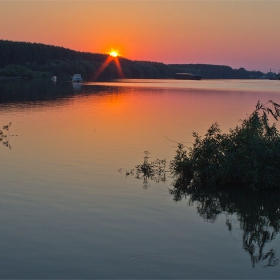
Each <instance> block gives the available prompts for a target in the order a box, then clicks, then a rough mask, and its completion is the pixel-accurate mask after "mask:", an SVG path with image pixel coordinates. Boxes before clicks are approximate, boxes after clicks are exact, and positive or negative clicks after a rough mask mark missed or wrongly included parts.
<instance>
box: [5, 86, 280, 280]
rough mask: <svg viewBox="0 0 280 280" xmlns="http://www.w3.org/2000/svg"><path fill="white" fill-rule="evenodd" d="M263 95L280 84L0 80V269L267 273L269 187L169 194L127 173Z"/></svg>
mask: <svg viewBox="0 0 280 280" xmlns="http://www.w3.org/2000/svg"><path fill="white" fill-rule="evenodd" d="M270 99H272V100H273V101H275V102H277V103H279V102H280V81H269V80H202V81H180V80H119V81H115V82H110V83H105V82H104V83H83V84H71V83H67V82H59V81H58V82H57V83H55V84H54V83H52V82H50V81H36V80H34V81H25V80H15V81H0V112H1V114H0V126H1V127H2V126H4V125H8V124H9V123H10V122H11V126H10V129H9V137H8V142H7V141H6V142H5V141H4V142H5V143H3V141H2V144H1V143H0V157H1V160H0V165H1V171H0V174H1V177H0V178H1V184H0V191H1V195H0V207H1V218H0V222H1V229H0V237H1V238H0V245H1V246H0V247H1V254H0V263H1V267H0V278H7V279H8V278H28V279H34V278H45V279H59V278H63V279H77V278H79V279H87V278H99V279H100V278H103V279H104V278H106V279H110V278H111V279H113V278H118V279H119V278H121V279H127V278H130V279H139V278H141V279H151V278H153V279H164V278H172V279H176V278H177V279H178V278H181V279H182V278H192V279H198V278H215V279H217V278H246V279H247V278H254V279H263V278H278V277H279V273H280V266H279V264H278V258H279V256H280V238H279V230H280V207H279V206H280V202H279V201H280V200H278V199H275V195H272V194H271V195H270V194H268V196H267V197H260V196H258V197H239V196H238V194H233V195H231V196H228V197H227V198H223V197H221V196H219V195H213V196H212V195H209V196H205V197H195V196H194V195H189V194H188V195H182V197H181V198H180V199H177V200H176V199H175V198H174V195H172V194H171V193H170V191H169V190H170V189H171V188H172V186H171V184H172V178H169V177H167V180H166V182H160V183H157V182H154V181H148V182H143V180H141V179H140V180H139V179H136V178H135V176H133V175H130V174H127V173H129V172H130V170H131V169H132V168H134V167H135V166H136V165H138V164H140V163H142V162H143V156H144V153H143V152H144V151H149V152H150V157H151V160H153V159H156V158H159V159H164V158H165V159H166V160H167V161H168V162H169V161H170V160H172V158H173V156H174V155H175V150H176V147H177V144H176V142H180V143H184V145H185V146H191V143H192V141H193V137H192V132H193V131H195V132H198V133H199V134H200V135H202V136H203V135H204V134H205V133H206V130H207V129H208V128H209V127H210V125H211V124H213V123H214V122H218V123H219V124H220V127H221V129H222V130H223V131H224V132H228V131H229V128H234V127H235V126H236V125H238V124H239V123H240V120H241V119H244V118H246V117H247V116H248V115H249V114H250V113H252V112H253V110H254V108H255V105H256V103H257V101H258V100H260V101H261V102H263V103H265V102H267V101H268V100H270ZM276 198H277V197H276Z"/></svg>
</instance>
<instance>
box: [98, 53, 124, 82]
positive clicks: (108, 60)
mask: <svg viewBox="0 0 280 280" xmlns="http://www.w3.org/2000/svg"><path fill="white" fill-rule="evenodd" d="M112 60H114V61H115V63H116V66H117V69H118V73H119V75H120V77H121V78H122V79H123V78H124V74H123V70H122V67H121V64H120V61H119V58H118V57H113V56H111V55H110V56H108V57H107V59H106V60H105V61H104V63H103V64H102V65H101V66H100V68H99V69H98V70H97V72H96V73H95V75H94V77H93V80H94V81H96V80H97V79H98V77H99V76H100V74H101V73H102V72H103V71H104V70H105V69H106V67H107V66H108V65H109V64H110V62H111V61H112Z"/></svg>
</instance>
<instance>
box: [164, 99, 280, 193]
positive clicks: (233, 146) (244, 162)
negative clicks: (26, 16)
mask: <svg viewBox="0 0 280 280" xmlns="http://www.w3.org/2000/svg"><path fill="white" fill-rule="evenodd" d="M268 115H272V117H274V119H276V120H278V118H279V117H280V105H279V104H277V103H275V102H273V101H272V100H270V101H268V102H267V103H266V104H261V103H260V102H258V103H257V105H256V109H255V111H254V112H253V113H252V114H251V115H250V116H249V117H248V118H247V119H244V120H242V122H241V125H239V126H236V127H235V128H234V129H230V131H229V133H222V131H221V130H220V128H219V125H218V124H217V123H214V124H213V125H212V126H211V127H210V128H209V129H208V131H207V133H206V134H205V137H204V138H202V137H201V136H199V135H198V134H197V133H193V137H194V144H193V147H191V148H188V149H185V148H184V146H183V145H182V144H179V145H178V149H177V150H176V154H175V157H174V159H173V160H172V161H171V163H170V171H171V174H172V175H173V176H174V177H175V178H176V180H175V183H174V187H176V185H177V186H179V185H180V188H182V187H188V188H198V187H200V188H201V187H203V188H212V189H224V188H242V189H248V190H253V191H257V190H268V189H277V188H279V187H280V184H279V182H280V134H279V131H278V130H277V128H276V125H275V123H274V124H272V125H270V124H269V120H268Z"/></svg>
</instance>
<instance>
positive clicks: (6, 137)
mask: <svg viewBox="0 0 280 280" xmlns="http://www.w3.org/2000/svg"><path fill="white" fill-rule="evenodd" d="M11 124H12V123H11V122H10V123H9V124H8V125H4V126H3V130H6V131H7V133H4V132H3V131H2V130H0V142H2V144H3V145H4V146H5V147H7V148H9V149H11V145H10V126H11Z"/></svg>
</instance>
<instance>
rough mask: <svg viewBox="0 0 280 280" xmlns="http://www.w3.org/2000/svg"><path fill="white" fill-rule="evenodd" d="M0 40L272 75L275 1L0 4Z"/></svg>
mask: <svg viewBox="0 0 280 280" xmlns="http://www.w3.org/2000/svg"><path fill="white" fill-rule="evenodd" d="M0 39H4V40H13V41H25V42H36V43H44V44H51V45H55V46H62V47H66V48H70V49H74V50H78V51H86V52H93V53H108V52H110V50H111V49H115V50H118V51H119V53H120V54H121V55H122V56H124V57H126V58H128V59H132V60H147V61H158V62H163V63H167V64H168V63H181V64H182V63H205V64H218V65H229V66H231V67H233V68H240V67H244V68H246V69H247V70H261V71H264V72H268V71H269V70H270V69H271V70H272V71H275V72H277V73H278V71H279V70H280V0H279V1H278V0H276V1H265V0H263V1H256V0H254V1H238V0H235V1H227V0H223V1H211V0H207V1H199V0H198V1H184V0H181V1H176V0H172V1H161V0H160V1H159V0H158V1H156V0H155V1H144V0H142V1H140V0H139V1H134V0H127V1H119V0H115V1H107V0H102V1H94V0H91V1H90V0H89V1H81V0H79V1H69V0H61V1H59V0H58V1H51V0H49V1H43V0H36V1H35V0H34V1H19V0H18V1H15V0H8V1H1V0H0Z"/></svg>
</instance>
